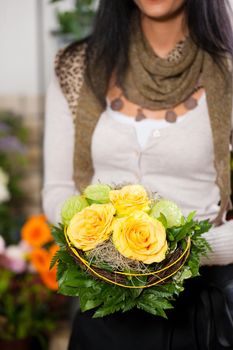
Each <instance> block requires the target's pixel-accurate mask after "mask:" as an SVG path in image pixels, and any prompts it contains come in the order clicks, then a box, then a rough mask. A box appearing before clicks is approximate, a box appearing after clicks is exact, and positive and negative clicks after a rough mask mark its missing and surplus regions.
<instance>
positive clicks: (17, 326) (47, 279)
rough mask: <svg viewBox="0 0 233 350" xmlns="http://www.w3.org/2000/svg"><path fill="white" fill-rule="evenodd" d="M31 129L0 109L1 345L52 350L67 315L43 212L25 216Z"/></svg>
mask: <svg viewBox="0 0 233 350" xmlns="http://www.w3.org/2000/svg"><path fill="white" fill-rule="evenodd" d="M28 137H29V131H28V129H27V128H26V127H25V126H24V120H23V117H22V116H21V115H18V114H14V113H11V112H6V111H0V349H4V350H7V349H8V347H9V348H10V349H13V348H14V349H21V345H22V344H23V349H25V350H26V349H33V350H37V349H38V350H41V349H48V346H49V341H50V340H49V339H50V335H51V334H52V332H53V330H55V329H57V328H58V325H59V324H60V323H61V321H62V320H65V319H67V318H68V314H67V311H66V310H67V301H68V299H67V298H65V297H63V296H61V295H58V294H57V293H56V291H57V282H56V267H55V268H53V269H52V270H50V269H49V266H50V261H51V258H52V256H53V255H54V254H55V253H56V250H57V246H56V245H55V244H54V241H53V237H52V235H51V231H50V226H49V225H48V223H47V221H46V218H45V216H44V215H40V214H38V215H33V216H30V217H29V218H28V219H27V214H25V212H24V210H23V205H24V204H25V203H27V201H28V198H27V196H28V193H29V191H28V187H26V188H24V186H23V181H24V180H25V173H26V172H27V168H28V162H29V157H28V154H29V148H30V147H29V144H28Z"/></svg>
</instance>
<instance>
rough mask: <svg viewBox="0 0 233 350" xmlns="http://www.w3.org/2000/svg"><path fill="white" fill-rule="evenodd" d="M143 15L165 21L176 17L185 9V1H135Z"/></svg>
mask: <svg viewBox="0 0 233 350" xmlns="http://www.w3.org/2000/svg"><path fill="white" fill-rule="evenodd" d="M135 3H136V4H137V6H138V7H139V9H140V10H141V12H142V13H143V14H145V15H146V16H148V17H151V18H154V19H157V20H163V19H164V20H165V19H169V18H171V17H172V16H173V15H176V14H177V12H179V10H180V9H181V8H182V7H183V3H184V1H183V0H135Z"/></svg>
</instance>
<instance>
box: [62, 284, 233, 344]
mask: <svg viewBox="0 0 233 350" xmlns="http://www.w3.org/2000/svg"><path fill="white" fill-rule="evenodd" d="M202 290H203V283H202V279H201V278H199V277H198V278H195V279H193V280H189V281H187V283H186V288H185V292H183V293H182V294H181V295H180V297H179V298H178V299H177V301H176V302H175V303H174V305H175V308H174V309H173V310H169V312H168V319H163V318H161V317H157V316H153V315H151V314H148V313H146V312H144V311H142V310H138V309H133V310H131V311H128V312H126V313H121V312H118V313H115V314H113V315H109V316H105V317H103V318H96V319H93V318H92V315H93V311H91V312H85V313H82V312H81V311H78V312H77V314H76V317H75V319H74V323H73V330H72V334H71V338H70V343H69V350H142V349H145V350H207V349H211V350H222V349H224V348H223V347H221V346H220V345H218V342H217V340H216V339H215V332H214V329H213V330H212V334H211V341H210V337H209V335H208V332H210V330H211V329H210V327H209V323H208V322H207V319H206V314H205V312H204V305H203V303H202V300H201V294H202ZM207 338H208V340H207ZM228 349H229V348H228Z"/></svg>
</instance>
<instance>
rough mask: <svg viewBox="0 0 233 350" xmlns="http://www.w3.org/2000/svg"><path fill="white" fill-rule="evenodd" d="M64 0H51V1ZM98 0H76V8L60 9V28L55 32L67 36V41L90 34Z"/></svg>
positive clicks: (59, 0)
mask: <svg viewBox="0 0 233 350" xmlns="http://www.w3.org/2000/svg"><path fill="white" fill-rule="evenodd" d="M61 1H64V0H50V2H51V3H56V2H61ZM95 8H96V0H76V1H75V4H74V9H73V10H70V11H58V12H57V21H58V25H59V29H58V30H57V31H54V32H53V33H54V34H56V35H60V36H63V37H66V38H67V41H72V40H80V39H82V38H84V37H86V36H88V35H89V34H90V32H91V29H92V23H93V17H94V14H95Z"/></svg>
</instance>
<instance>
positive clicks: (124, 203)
mask: <svg viewBox="0 0 233 350" xmlns="http://www.w3.org/2000/svg"><path fill="white" fill-rule="evenodd" d="M109 198H110V201H111V202H112V204H113V205H114V207H115V208H116V211H117V214H118V215H119V216H125V215H130V214H131V213H133V212H135V211H138V210H142V211H145V212H148V211H149V210H150V207H149V205H150V202H151V201H150V199H149V198H148V196H147V193H146V190H145V189H144V187H142V186H140V185H129V186H124V187H122V188H121V189H120V190H112V191H110V192H109Z"/></svg>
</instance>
